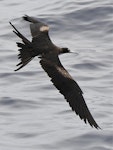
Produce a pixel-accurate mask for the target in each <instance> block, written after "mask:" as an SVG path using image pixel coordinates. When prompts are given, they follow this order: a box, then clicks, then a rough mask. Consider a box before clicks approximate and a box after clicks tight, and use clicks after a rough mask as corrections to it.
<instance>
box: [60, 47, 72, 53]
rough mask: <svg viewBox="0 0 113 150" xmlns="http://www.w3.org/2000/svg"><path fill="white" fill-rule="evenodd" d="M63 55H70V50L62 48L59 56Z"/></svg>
mask: <svg viewBox="0 0 113 150" xmlns="http://www.w3.org/2000/svg"><path fill="white" fill-rule="evenodd" d="M63 53H70V50H69V49H68V48H66V47H64V48H62V49H61V54H63Z"/></svg>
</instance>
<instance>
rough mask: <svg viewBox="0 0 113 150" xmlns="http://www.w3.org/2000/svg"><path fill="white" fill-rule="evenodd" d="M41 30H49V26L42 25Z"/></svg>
mask: <svg viewBox="0 0 113 150" xmlns="http://www.w3.org/2000/svg"><path fill="white" fill-rule="evenodd" d="M40 31H41V32H45V31H49V27H48V26H41V27H40Z"/></svg>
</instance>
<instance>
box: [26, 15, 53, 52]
mask: <svg viewBox="0 0 113 150" xmlns="http://www.w3.org/2000/svg"><path fill="white" fill-rule="evenodd" d="M23 18H24V20H26V21H29V22H31V24H30V30H31V35H32V43H33V45H34V47H36V48H37V49H39V50H40V51H41V52H42V50H47V49H48V48H50V47H51V46H52V42H51V40H50V38H49V35H48V31H49V26H48V25H46V24H44V23H43V22H40V21H38V19H37V18H34V17H30V16H27V15H25V16H24V17H23Z"/></svg>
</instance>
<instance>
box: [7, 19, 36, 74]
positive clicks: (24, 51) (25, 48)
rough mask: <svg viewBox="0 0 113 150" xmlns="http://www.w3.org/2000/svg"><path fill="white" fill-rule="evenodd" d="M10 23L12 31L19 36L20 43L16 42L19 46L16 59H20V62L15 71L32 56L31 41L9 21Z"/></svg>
mask: <svg viewBox="0 0 113 150" xmlns="http://www.w3.org/2000/svg"><path fill="white" fill-rule="evenodd" d="M9 23H10V25H11V26H12V27H13V28H14V31H13V32H14V33H15V34H16V35H17V36H18V37H19V38H21V40H22V43H19V42H17V46H18V47H19V54H18V59H20V60H21V62H20V63H18V64H17V66H19V68H17V69H16V70H15V71H18V70H19V69H21V68H22V67H24V66H25V65H27V64H28V63H29V62H30V61H31V60H32V59H33V58H34V57H33V56H32V54H31V53H32V44H31V42H30V41H29V40H28V39H27V38H25V37H24V36H23V35H22V34H21V33H20V32H19V31H18V30H17V29H16V28H15V26H14V25H13V24H12V23H11V22H9Z"/></svg>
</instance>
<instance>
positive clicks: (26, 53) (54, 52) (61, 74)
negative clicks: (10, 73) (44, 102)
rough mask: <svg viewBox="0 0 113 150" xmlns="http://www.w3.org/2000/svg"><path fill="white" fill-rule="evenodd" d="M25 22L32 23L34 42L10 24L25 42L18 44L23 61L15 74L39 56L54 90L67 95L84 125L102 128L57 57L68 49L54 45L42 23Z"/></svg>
mask: <svg viewBox="0 0 113 150" xmlns="http://www.w3.org/2000/svg"><path fill="white" fill-rule="evenodd" d="M23 18H24V20H26V21H29V22H31V24H30V29H31V35H32V41H29V40H28V39H26V38H25V37H24V36H23V35H22V34H21V33H20V32H19V31H18V30H17V29H16V28H15V27H14V26H13V25H12V23H10V24H11V25H12V26H13V28H14V29H15V30H14V33H15V34H16V35H17V36H18V37H20V38H21V39H22V43H17V45H18V47H19V48H20V49H19V52H20V54H19V55H18V58H19V59H20V60H21V62H20V63H19V64H17V66H19V68H17V69H16V70H15V71H17V70H19V69H21V68H22V67H24V66H25V65H26V64H28V63H29V62H30V61H31V60H32V59H33V58H34V57H35V56H38V57H39V58H40V59H41V60H40V64H41V66H42V68H43V69H44V70H45V72H46V73H47V74H48V76H49V77H50V78H51V81H52V82H53V84H54V86H55V87H56V88H57V89H58V90H59V92H60V93H61V94H63V95H64V97H65V99H66V100H67V102H68V103H69V105H70V107H71V108H72V110H73V111H75V112H76V114H77V115H79V116H80V118H81V119H83V120H84V122H85V123H86V122H88V123H89V124H90V125H91V126H92V127H95V128H97V129H98V128H100V127H99V126H98V124H97V123H96V122H95V120H94V119H93V117H92V115H91V113H90V111H89V109H88V107H87V105H86V103H85V101H84V98H83V92H82V90H81V89H80V87H79V86H78V84H77V83H76V82H75V81H74V80H73V78H72V77H71V75H70V74H69V73H68V72H67V70H66V69H65V68H64V67H63V65H62V64H61V62H60V60H59V57H58V55H59V54H63V53H69V52H70V51H69V49H68V48H60V47H57V46H56V45H54V44H53V43H52V41H51V39H50V38H49V34H48V31H49V27H48V26H47V25H46V24H44V23H42V22H39V21H38V20H37V19H36V18H33V17H29V16H27V15H26V16H24V17H23Z"/></svg>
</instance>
